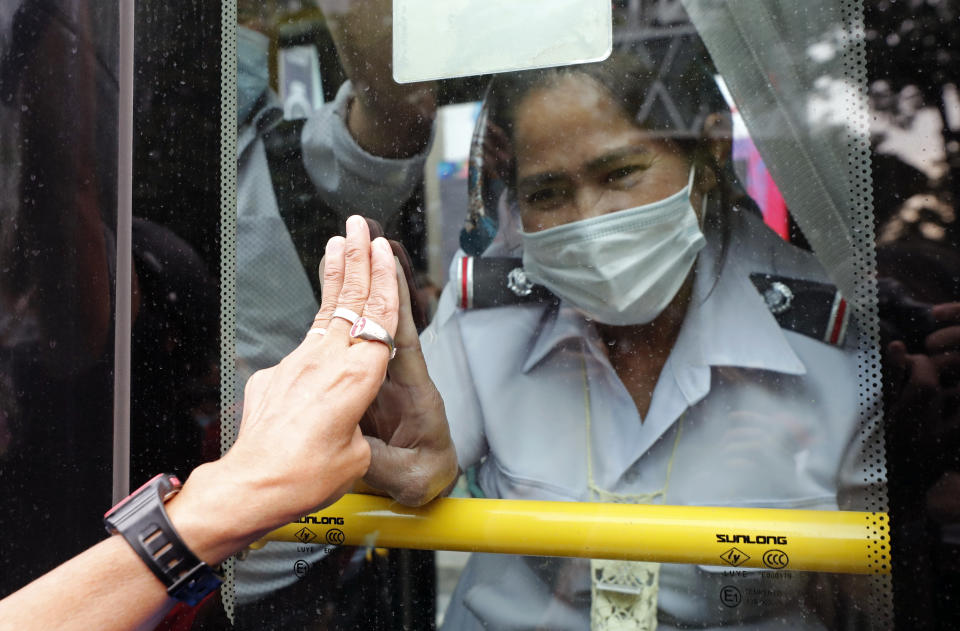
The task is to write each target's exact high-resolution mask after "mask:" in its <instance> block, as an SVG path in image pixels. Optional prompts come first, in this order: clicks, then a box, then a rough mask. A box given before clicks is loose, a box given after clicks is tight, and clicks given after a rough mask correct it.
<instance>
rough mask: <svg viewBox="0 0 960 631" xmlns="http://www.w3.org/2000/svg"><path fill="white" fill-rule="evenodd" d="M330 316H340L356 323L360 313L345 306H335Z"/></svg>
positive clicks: (351, 322)
mask: <svg viewBox="0 0 960 631" xmlns="http://www.w3.org/2000/svg"><path fill="white" fill-rule="evenodd" d="M332 318H342V319H344V320H346V321H347V322H349V323H350V324H356V323H357V320H359V319H360V314H359V313H357V312H356V311H352V310H351V309H347V308H346V307H337V308H336V309H334V310H333V316H332Z"/></svg>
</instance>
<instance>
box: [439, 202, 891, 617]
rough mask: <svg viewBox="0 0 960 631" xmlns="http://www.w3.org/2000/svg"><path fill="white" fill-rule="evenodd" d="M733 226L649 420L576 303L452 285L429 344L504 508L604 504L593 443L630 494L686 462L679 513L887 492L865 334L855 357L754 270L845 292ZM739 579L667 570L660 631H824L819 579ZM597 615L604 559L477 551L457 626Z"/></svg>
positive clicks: (791, 251)
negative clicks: (509, 502)
mask: <svg viewBox="0 0 960 631" xmlns="http://www.w3.org/2000/svg"><path fill="white" fill-rule="evenodd" d="M730 215H731V219H730V221H731V239H730V243H729V246H728V249H727V254H726V260H725V262H724V263H723V265H722V266H721V267H720V270H719V276H718V271H717V267H718V263H719V259H720V252H719V250H720V248H719V243H720V241H721V238H720V235H719V234H718V232H719V231H718V230H716V229H715V230H713V231H711V230H710V229H707V242H708V245H707V246H706V248H705V249H704V250H703V251H702V252H701V254H700V256H699V257H698V260H697V263H696V277H695V281H694V289H693V296H692V299H691V302H690V307H689V308H688V311H687V314H686V316H685V320H684V322H683V325H682V327H681V331H680V333H679V336H678V338H677V341H676V343H675V345H674V347H673V349H672V351H671V352H670V355H669V358H668V360H667V362H666V364H665V365H664V367H663V369H662V372H661V374H660V377H659V379H658V381H657V384H656V387H655V389H654V393H653V398H652V401H651V404H650V407H649V411H648V414H647V415H646V418H644V419H642V422H641V419H640V416H639V414H638V412H637V409H636V406H635V404H634V402H633V400H632V398H631V397H630V395H629V393H628V392H627V390H626V388H625V386H624V385H623V383H622V382H621V380H620V379H619V377H618V376H617V374H616V373H615V371H614V369H613V367H612V366H611V364H610V362H609V360H608V358H607V354H606V351H605V348H604V343H603V341H602V340H601V339H600V337H599V335H598V334H597V332H596V329H595V328H594V327H593V326H592V325H591V324H590V323H589V322H588V321H586V320H585V319H584V318H583V317H582V316H581V315H580V314H579V313H578V312H577V311H575V310H574V309H573V308H571V307H569V306H568V305H566V304H564V303H561V305H560V306H559V308H551V307H545V306H512V307H500V308H492V309H478V310H473V311H463V310H460V309H458V308H456V306H455V299H454V292H453V290H452V288H451V287H449V286H448V287H447V289H446V291H445V293H444V295H443V296H442V298H441V300H440V307H439V312H438V314H437V316H436V318H435V319H434V322H433V324H432V325H431V326H430V327H429V328H428V329H427V330H426V331H425V332H424V334H423V335H422V343H423V349H424V353H425V355H426V359H427V366H428V368H429V371H430V375H431V377H432V378H433V380H434V381H435V383H436V385H437V387H438V389H439V390H440V393H441V395H442V396H443V400H444V404H445V406H446V412H447V418H448V420H449V422H450V427H451V432H452V436H453V440H454V443H455V445H456V449H457V454H458V458H459V461H460V466H461V467H462V468H464V469H466V468H468V467H470V466H474V465H479V471H478V482H479V485H480V487H481V488H482V490H483V491H484V493H485V494H486V495H487V496H488V497H497V498H516V499H536V500H557V501H589V499H590V492H589V489H588V485H587V480H588V473H587V457H586V447H587V445H592V449H593V479H594V481H595V484H596V485H597V486H599V487H600V488H602V489H604V490H606V491H610V492H614V493H619V494H626V495H640V494H646V493H652V492H656V491H658V490H660V489H663V488H664V486H665V485H667V482H668V481H667V479H666V477H667V470H668V464H669V462H670V460H671V456H672V457H673V460H674V463H673V468H672V474H671V476H670V479H669V488H668V490H667V493H666V496H665V498H664V500H663V501H664V503H666V504H690V505H716V506H755V507H775V508H805V509H827V510H834V509H837V508H849V509H859V508H863V507H864V506H865V504H866V498H867V495H868V494H869V493H871V492H873V491H874V490H875V489H872V488H871V487H870V485H869V484H868V483H867V481H868V471H867V467H866V466H865V463H866V459H865V456H864V455H863V446H862V442H863V439H864V437H863V436H861V432H860V431H859V430H860V425H861V418H862V416H864V415H865V412H861V409H860V407H859V404H858V389H859V383H858V374H859V370H858V361H857V352H856V339H855V338H856V334H855V332H854V331H852V330H851V332H850V333H849V334H848V335H847V340H846V343H845V344H844V345H843V346H841V347H837V346H831V345H828V344H826V343H823V342H821V341H818V340H815V339H812V338H810V337H807V336H804V335H801V334H798V333H794V332H792V331H788V330H785V329H782V328H781V327H780V326H779V325H778V323H777V321H776V320H775V319H774V317H773V315H772V314H771V313H770V311H769V310H768V308H767V306H766V304H765V303H764V300H763V298H762V296H761V295H760V294H759V293H758V291H757V290H756V289H755V287H754V286H753V284H752V283H751V281H750V279H749V275H750V274H751V273H755V272H766V273H771V274H776V275H780V276H785V277H789V278H794V279H807V280H814V281H819V282H828V280H827V278H826V276H825V274H824V273H823V271H822V269H821V268H820V266H819V265H818V264H817V263H816V261H815V260H814V258H813V257H812V256H811V255H809V254H808V253H806V252H803V251H801V250H799V249H797V248H794V247H793V246H790V245H788V244H787V243H785V242H783V241H782V240H780V239H779V237H777V236H776V235H775V234H774V233H772V232H771V231H770V230H768V229H767V228H766V227H765V226H764V225H763V224H762V222H761V221H760V219H759V218H758V217H755V216H754V215H752V214H751V213H748V212H746V211H733V212H731V213H730ZM851 329H852V327H851ZM584 371H585V373H586V378H587V381H588V383H589V401H590V416H591V426H592V431H591V435H590V436H589V437H588V436H587V432H586V408H585V405H586V401H587V397H586V388H585V387H584ZM681 417H682V422H681V421H680V419H681ZM681 425H682V435H681V437H680V440H679V441H676V440H675V439H676V433H677V431H678V429H679V428H680V427H681ZM675 444H676V450H675V452H674V445H675ZM873 480H874V481H876V478H873ZM738 569H739V568H738ZM732 570H734V568H732V567H729V566H722V562H721V560H720V559H719V558H718V559H717V566H709V567H707V566H703V567H701V566H684V565H663V566H662V567H661V570H660V583H659V585H660V587H659V589H660V592H659V600H658V604H659V625H660V626H659V628H660V629H673V628H682V627H686V626H688V625H689V626H694V627H696V628H715V627H721V626H724V625H727V624H739V625H744V627H743V628H751V629H768V628H791V629H817V628H823V625H822V623H820V622H819V621H818V620H817V619H816V618H815V617H814V616H813V615H812V614H810V613H809V612H806V611H805V610H804V608H805V605H804V603H803V600H802V598H801V596H802V594H803V592H804V591H805V590H806V589H808V587H809V585H810V582H809V581H810V577H811V576H812V575H809V574H803V573H797V572H792V573H787V575H786V577H778V578H776V579H774V578H773V577H772V576H771V575H769V574H764V573H761V572H757V571H750V570H747V571H744V572H743V573H742V574H743V576H741V575H739V574H731V571H732ZM731 584H732V585H735V586H737V587H738V589H740V590H741V592H742V593H744V594H745V596H744V600H743V602H742V603H741V604H740V605H739V606H738V607H735V608H730V607H727V606H726V605H724V604H723V603H722V602H721V600H720V598H719V594H720V591H721V588H722V587H723V586H725V585H731ZM589 615H590V578H589V562H588V561H583V560H581V561H577V560H570V559H545V558H532V557H519V556H512V555H479V554H475V555H473V557H472V558H471V560H470V562H469V563H468V565H467V568H466V569H465V571H464V574H463V576H462V578H461V581H460V584H459V585H458V587H457V590H456V592H455V594H454V596H453V600H452V602H451V605H450V609H449V610H448V612H447V615H446V618H445V625H444V628H446V629H451V630H458V631H459V630H470V629H480V628H484V629H486V628H492V629H533V628H544V629H578V630H582V629H588V628H589Z"/></svg>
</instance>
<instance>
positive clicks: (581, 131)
mask: <svg viewBox="0 0 960 631" xmlns="http://www.w3.org/2000/svg"><path fill="white" fill-rule="evenodd" d="M513 140H514V147H515V151H516V158H517V200H518V204H519V207H520V215H521V219H522V222H523V229H524V231H526V232H536V231H538V230H544V229H546V228H552V227H554V226H559V225H561V224H565V223H568V222H571V221H577V220H580V219H588V218H590V217H596V216H599V215H603V214H606V213H611V212H615V211H618V210H624V209H627V208H633V207H635V206H640V205H643V204H648V203H651V202H656V201H659V200H661V199H664V198H665V197H669V196H670V195H672V194H674V193H676V192H677V191H679V190H680V189H682V188H683V187H684V186H686V184H687V180H688V177H689V175H690V162H689V161H688V159H687V158H686V157H685V156H684V155H683V154H682V153H681V152H680V150H679V149H678V148H677V146H676V145H675V144H673V143H671V142H669V141H667V140H662V139H655V138H651V137H650V136H649V135H648V133H647V132H645V131H644V130H642V129H640V128H639V127H637V126H636V125H635V124H634V123H633V121H632V120H630V118H629V117H628V116H627V115H626V114H625V113H624V112H623V110H622V109H620V107H619V106H618V105H617V104H616V103H615V102H614V100H613V98H612V97H611V96H610V95H609V94H608V93H607V91H606V90H605V89H603V88H602V87H600V86H599V85H598V84H597V83H595V82H594V81H593V80H592V79H590V78H588V77H586V76H584V75H568V76H566V77H563V78H562V79H560V80H559V81H558V82H557V83H555V84H553V85H549V86H544V87H540V88H536V89H534V90H532V91H531V92H529V93H527V95H526V96H525V97H524V99H523V101H521V102H520V104H519V106H518V107H517V110H516V117H515V120H514V139H513ZM699 195H700V194H699V192H698V191H694V193H693V195H691V197H692V201H693V202H694V208H697V209H699V208H700V204H699Z"/></svg>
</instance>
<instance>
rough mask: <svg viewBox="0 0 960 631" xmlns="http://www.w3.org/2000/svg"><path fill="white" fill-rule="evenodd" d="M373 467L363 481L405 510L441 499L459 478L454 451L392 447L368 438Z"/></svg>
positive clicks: (378, 440) (371, 465)
mask: <svg viewBox="0 0 960 631" xmlns="http://www.w3.org/2000/svg"><path fill="white" fill-rule="evenodd" d="M366 439H367V442H368V443H369V444H370V466H369V468H368V469H367V473H366V475H364V477H363V480H364V482H366V483H367V484H369V485H371V486H373V487H374V488H376V489H380V490H382V491H384V492H386V493H387V494H389V495H390V496H391V497H393V499H395V500H397V501H398V502H400V503H401V504H403V505H405V506H422V505H423V504H426V503H427V502H429V501H430V500H432V499H433V498H435V497H437V496H438V495H440V493H442V492H443V490H444V489H445V488H447V487H448V486H450V483H451V482H452V481H453V480H454V479H455V478H456V476H457V472H458V469H457V466H456V455H455V454H454V453H453V451H452V450H451V451H449V452H431V451H424V450H421V449H411V448H406V447H397V446H394V445H389V444H387V443H385V442H383V441H382V440H380V439H379V438H374V437H371V436H366Z"/></svg>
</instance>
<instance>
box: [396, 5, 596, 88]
mask: <svg viewBox="0 0 960 631" xmlns="http://www.w3.org/2000/svg"><path fill="white" fill-rule="evenodd" d="M612 24H613V23H612V15H611V9H610V0H439V1H438V0H393V26H394V28H393V78H394V79H395V80H396V81H397V82H398V83H410V82H413V81H427V80H430V79H447V78H450V77H464V76H471V75H480V74H488V73H494V72H508V71H511V70H525V69H528V68H545V67H549V66H564V65H567V64H574V63H583V62H588V61H600V60H602V59H606V57H607V56H609V55H610V50H611V48H612V46H613V26H612Z"/></svg>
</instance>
